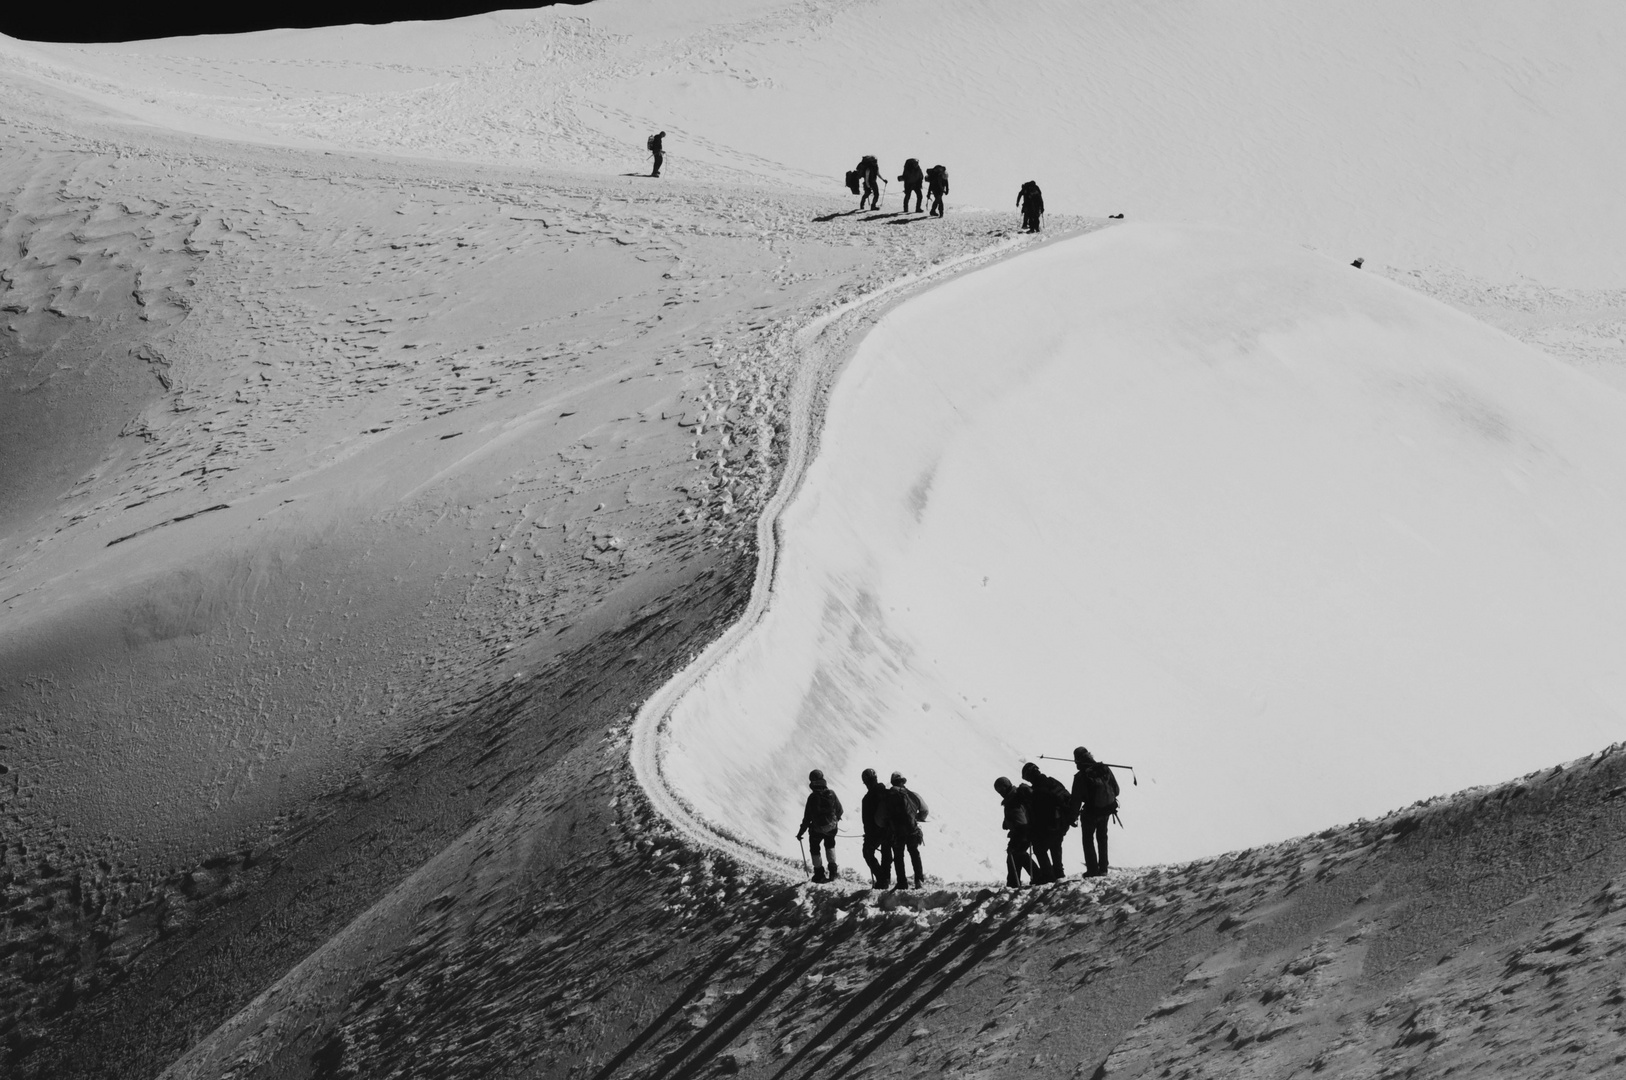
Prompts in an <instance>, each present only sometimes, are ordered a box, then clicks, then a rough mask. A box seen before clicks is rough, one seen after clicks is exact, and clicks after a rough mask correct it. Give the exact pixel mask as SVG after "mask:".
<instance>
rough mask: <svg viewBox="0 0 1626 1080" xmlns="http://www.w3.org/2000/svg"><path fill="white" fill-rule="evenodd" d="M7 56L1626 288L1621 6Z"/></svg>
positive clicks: (483, 21)
mask: <svg viewBox="0 0 1626 1080" xmlns="http://www.w3.org/2000/svg"><path fill="white" fill-rule="evenodd" d="M0 46H3V47H0V63H4V64H7V65H9V66H12V67H13V68H15V69H16V70H18V71H21V72H24V73H27V74H28V75H29V77H31V78H37V79H41V80H44V81H48V82H53V83H55V84H57V85H61V86H68V87H71V88H73V89H75V91H76V92H80V93H83V94H86V95H89V96H91V97H94V98H96V99H97V100H99V101H102V102H103V103H104V104H106V105H107V106H108V107H109V108H113V109H116V110H118V111H121V112H124V113H126V114H129V115H134V116H137V117H140V118H143V119H145V120H147V121H149V122H151V123H155V124H159V125H162V126H166V127H176V128H180V129H183V130H190V131H198V132H203V133H207V134H215V135H231V136H235V137H246V138H250V139H255V140H260V141H272V142H281V143H289V144H293V145H304V146H315V145H323V146H332V147H342V148H345V149H362V150H370V151H377V152H384V153H405V154H412V155H421V156H431V157H441V158H455V159H462V160H474V161H490V162H505V163H519V164H542V165H553V166H558V165H565V166H571V167H580V168H588V169H595V170H602V171H616V172H619V171H625V170H629V169H638V168H642V167H643V166H644V165H645V164H646V163H647V159H646V158H645V156H644V154H643V140H644V136H645V135H647V134H648V133H649V132H651V131H654V130H656V129H657V128H661V129H664V130H666V131H667V132H669V134H670V138H669V140H668V149H669V151H670V153H671V156H672V164H671V166H670V170H671V175H674V176H689V177H704V178H708V179H718V180H723V179H733V180H738V179H740V178H741V177H755V178H761V179H772V180H775V181H786V180H789V181H792V182H796V183H802V184H806V185H809V186H813V187H815V188H817V189H819V190H825V191H829V192H830V193H831V194H836V193H837V192H838V191H839V188H838V186H837V177H839V176H840V174H841V171H842V170H843V169H845V168H847V167H850V165H851V163H852V162H853V161H854V160H855V159H856V158H857V156H858V155H859V154H861V153H865V152H873V153H877V154H879V155H880V156H881V159H882V165H883V167H885V168H886V170H887V173H886V175H887V176H888V177H892V176H895V175H896V174H897V172H898V169H899V166H901V164H902V160H903V158H904V157H906V156H918V157H921V158H922V159H925V160H927V161H942V162H944V163H946V164H947V165H949V167H950V169H951V172H952V176H953V182H954V190H953V196H954V197H953V199H951V203H955V204H958V205H967V204H978V205H984V206H992V207H1003V206H1007V205H1009V203H1010V201H1011V200H1012V199H1013V198H1014V195H1015V189H1016V187H1017V185H1018V184H1019V183H1020V182H1021V181H1022V180H1025V179H1028V178H1029V177H1033V178H1037V179H1038V180H1039V181H1040V182H1041V183H1042V184H1043V185H1044V187H1045V190H1046V192H1047V194H1048V196H1049V202H1050V205H1051V206H1052V208H1054V209H1062V210H1069V211H1073V212H1079V213H1094V214H1102V215H1104V214H1107V213H1111V212H1125V213H1127V214H1128V215H1129V217H1130V218H1131V219H1137V218H1140V219H1155V220H1185V221H1201V222H1219V223H1229V224H1233V225H1236V226H1238V227H1241V228H1244V229H1247V230H1249V231H1259V232H1264V233H1266V234H1269V235H1274V236H1278V237H1282V238H1285V239H1289V240H1292V241H1295V242H1299V243H1305V244H1310V245H1312V246H1314V247H1316V248H1319V249H1322V250H1324V251H1326V252H1327V253H1328V254H1331V255H1335V256H1340V257H1342V258H1344V259H1345V260H1346V261H1347V260H1348V259H1349V258H1351V257H1353V256H1355V255H1364V256H1366V257H1367V258H1368V259H1370V260H1372V261H1373V265H1379V264H1386V265H1392V266H1400V267H1419V266H1423V265H1431V264H1436V263H1440V264H1446V265H1450V266H1453V267H1456V268H1457V269H1459V270H1463V271H1467V272H1470V273H1473V274H1478V275H1482V276H1492V277H1498V278H1504V279H1505V278H1510V277H1515V276H1526V277H1530V278H1534V279H1537V280H1540V281H1542V282H1544V283H1546V284H1549V285H1565V286H1580V285H1591V286H1598V287H1602V286H1610V287H1616V288H1618V287H1621V286H1623V285H1626V256H1623V254H1622V253H1623V252H1626V204H1623V203H1622V201H1621V200H1620V199H1619V198H1618V197H1617V191H1616V187H1617V185H1616V183H1615V178H1616V177H1618V176H1619V175H1621V173H1622V171H1623V165H1626V149H1623V147H1626V144H1623V143H1622V140H1621V139H1620V138H1619V137H1618V136H1619V119H1620V103H1621V102H1622V100H1626V8H1623V7H1622V6H1621V5H1620V4H1618V3H1610V2H1608V0H1577V2H1575V3H1568V4H1564V5H1553V4H1548V3H1543V2H1542V0H1496V2H1486V0H1439V2H1436V3H1430V4H1415V3H1407V2H1405V0H1332V2H1327V3H1318V4H1314V5H1304V4H1300V3H1293V2H1292V0H1236V2H1230V3H1216V2H1212V0H1202V2H1195V3H1192V2H1175V0H1105V2H1096V3H1089V4H1079V3H1075V2H1072V0H1030V2H1028V3H1024V4H1021V5H1015V6H1013V5H1006V4H995V3H990V2H988V0H751V2H748V3H742V2H739V0H685V2H683V3H672V2H670V0H597V2H595V3H593V4H590V5H587V6H585V7H579V8H549V9H544V10H541V11H511V12H502V13H496V14H492V15H484V16H477V17H473V18H469V19H462V20H456V21H453V22H449V23H444V24H439V23H402V24H397V25H394V26H383V27H340V28H329V29H322V30H312V31H277V32H268V33H264V34H254V35H243V36H240V37H222V38H197V39H171V40H166V41H156V42H141V43H132V44H126V45H97V46H57V45H38V46H36V45H25V44H22V43H16V42H3V43H0Z"/></svg>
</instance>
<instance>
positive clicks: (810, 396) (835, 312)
mask: <svg viewBox="0 0 1626 1080" xmlns="http://www.w3.org/2000/svg"><path fill="white" fill-rule="evenodd" d="M1071 235H1074V233H1071V232H1069V233H1066V234H1062V235H1061V236H1058V237H1056V239H1065V238H1067V237H1069V236H1071ZM1045 239H1049V237H1046V238H1045ZM1040 242H1041V243H1042V242H1043V241H1042V240H1041V241H1040ZM1032 246H1035V245H1034V244H1033V242H1032V241H1029V240H1026V239H1024V238H1022V237H1020V236H1017V237H1011V238H1009V239H1007V240H1005V241H1003V242H1001V243H998V244H994V245H992V246H991V247H987V248H984V249H983V250H981V251H975V252H970V253H968V254H965V255H958V256H955V257H954V258H952V259H948V260H946V261H944V262H942V263H940V264H939V265H937V266H934V267H931V268H930V269H928V270H925V271H922V272H920V273H916V274H906V275H904V276H903V277H900V278H897V279H895V280H893V281H890V282H888V283H887V284H885V285H883V286H881V287H880V288H878V289H876V290H875V291H874V292H871V293H866V294H865V295H863V296H860V297H858V298H856V299H854V300H849V301H847V302H846V303H844V304H840V305H838V306H836V307H835V308H832V309H831V310H830V311H827V312H825V313H823V314H821V315H818V316H816V317H814V318H813V319H812V320H810V321H809V322H808V324H807V325H806V326H804V327H802V328H801V329H800V330H798V331H797V332H796V335H795V348H796V351H797V353H798V354H800V360H799V361H798V364H797V370H796V374H795V379H794V381H793V383H792V386H791V394H790V418H789V424H790V450H789V453H788V454H787V455H786V460H785V469H784V472H783V473H782V474H781V475H780V478H779V485H778V487H777V488H776V489H775V491H774V494H773V497H772V498H770V499H769V500H768V503H767V505H766V506H764V507H763V511H762V515H761V516H760V517H759V518H758V519H757V569H756V579H755V581H754V582H753V583H752V586H751V599H750V600H749V601H748V602H747V604H746V607H745V611H744V613H743V614H742V615H741V616H740V618H739V620H738V621H736V622H735V623H734V624H733V625H732V626H730V627H729V628H728V629H727V630H725V631H724V632H723V633H722V634H721V635H719V636H718V637H717V638H716V640H714V641H713V642H712V643H711V644H709V645H707V646H706V647H705V648H704V649H703V650H701V652H700V655H699V656H697V657H695V659H694V660H692V661H690V662H689V664H688V665H687V666H686V667H684V668H683V670H681V671H679V672H678V673H677V674H676V675H674V676H672V678H671V679H669V680H667V682H666V684H665V685H664V686H662V687H661V688H660V689H659V690H657V691H656V692H655V693H654V694H652V695H651V696H650V697H649V699H648V700H647V701H645V702H644V704H643V707H642V708H640V709H639V710H638V714H637V716H635V717H634V718H633V722H632V746H631V750H630V757H631V761H632V769H633V775H634V776H636V777H637V779H638V783H639V786H640V787H642V788H643V789H644V794H645V795H646V797H648V799H649V801H650V804H651V805H652V806H654V808H655V810H656V811H657V812H658V813H660V814H661V816H663V817H665V818H666V819H667V820H668V821H669V822H670V823H671V824H672V826H673V827H674V828H676V829H677V830H678V831H679V832H680V833H682V834H683V835H684V836H685V837H686V838H687V839H688V840H690V841H691V842H693V843H695V844H698V845H699V846H701V847H706V848H710V849H712V850H713V851H715V852H717V853H719V854H723V855H727V856H729V857H730V858H732V859H734V860H736V861H738V862H741V863H744V864H746V865H747V866H750V867H752V868H753V869H755V870H757V871H759V872H762V873H765V874H771V875H774V876H777V877H782V878H786V879H791V880H796V881H801V880H803V877H804V872H803V869H802V867H800V866H798V865H797V864H796V863H794V862H792V861H791V860H790V859H788V858H786V857H785V856H783V855H779V854H776V853H774V852H772V851H769V850H767V849H766V848H764V847H762V846H761V845H759V844H756V843H753V842H752V841H750V840H747V839H745V838H744V837H740V836H736V835H734V834H733V833H730V832H729V831H727V830H726V829H724V828H723V827H722V826H720V825H717V824H715V823H713V822H711V821H707V820H706V819H705V818H704V817H702V816H701V815H700V813H699V812H698V811H696V810H695V809H694V807H693V806H691V805H690V804H689V802H688V800H686V799H684V798H683V796H681V795H679V794H678V793H677V791H676V790H674V789H673V788H672V786H671V785H670V784H668V783H667V782H666V776H665V774H664V772H663V771H662V769H661V760H660V758H661V744H662V742H663V741H664V739H665V738H666V737H667V736H668V730H667V729H668V722H669V720H670V718H671V714H672V710H673V709H674V708H676V707H677V704H678V702H679V701H681V700H683V698H684V696H685V695H686V694H688V692H689V691H690V690H692V689H694V688H695V687H696V686H698V685H699V684H700V683H701V682H702V681H703V680H704V679H705V678H706V677H707V676H708V675H709V674H711V672H712V670H713V669H714V668H715V667H716V666H717V664H718V663H719V662H720V661H721V660H722V659H723V657H725V656H727V655H728V653H729V652H730V651H731V650H732V649H733V648H734V647H735V646H736V645H738V644H739V643H740V642H741V641H743V640H744V638H745V637H746V636H747V635H748V634H749V633H750V632H751V631H752V630H754V629H755V628H756V626H757V624H758V623H759V622H761V621H762V617H763V616H764V615H765V614H766V613H767V611H768V605H769V603H770V602H771V601H772V600H773V594H774V584H775V580H776V573H775V572H776V570H777V569H778V564H779V548H780V537H779V530H780V522H781V518H782V516H783V514H784V511H785V508H786V507H787V506H789V505H790V501H791V500H792V499H793V498H795V496H796V493H797V492H798V491H800V490H801V487H802V481H803V479H804V477H805V476H806V474H807V466H808V464H809V463H810V462H811V461H812V460H813V456H814V454H815V453H816V451H817V450H818V443H819V435H820V434H821V432H822V430H823V418H824V417H823V413H822V412H821V411H819V410H818V409H816V408H815V404H816V402H817V400H818V398H819V397H820V396H821V395H820V394H819V391H820V390H821V389H827V388H828V385H829V384H830V383H832V382H833V381H834V379H835V378H836V377H837V376H838V375H839V374H840V372H841V369H842V368H843V367H845V365H846V361H847V360H848V359H850V358H851V356H852V355H853V354H854V353H856V351H857V349H858V346H859V345H860V344H862V341H863V339H862V338H859V340H858V341H856V342H854V343H853V346H852V348H851V349H842V348H840V345H841V344H842V343H844V342H845V340H846V337H847V335H848V334H849V333H851V332H852V330H853V329H855V328H856V326H857V325H858V324H861V323H863V322H864V321H865V320H866V319H871V318H873V319H876V320H878V319H879V318H880V317H881V315H882V314H884V310H881V311H878V310H876V309H878V308H879V309H890V308H891V307H892V306H893V305H894V304H896V303H901V302H902V300H903V299H905V297H903V296H900V295H899V294H900V293H905V292H909V291H914V290H917V289H919V287H920V286H923V285H935V284H937V283H939V281H940V279H942V278H945V277H948V276H951V275H952V274H954V273H957V272H959V271H962V270H966V269H971V268H975V267H978V266H980V264H983V263H989V262H994V261H997V260H999V259H1001V258H1004V257H1006V256H1008V255H1011V254H1014V253H1015V252H1016V251H1017V250H1018V249H1021V248H1027V247H1032ZM834 330H839V331H842V332H841V333H839V334H836V335H834V337H833V341H832V331H834ZM832 345H833V346H834V347H832ZM837 357H839V359H837Z"/></svg>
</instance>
